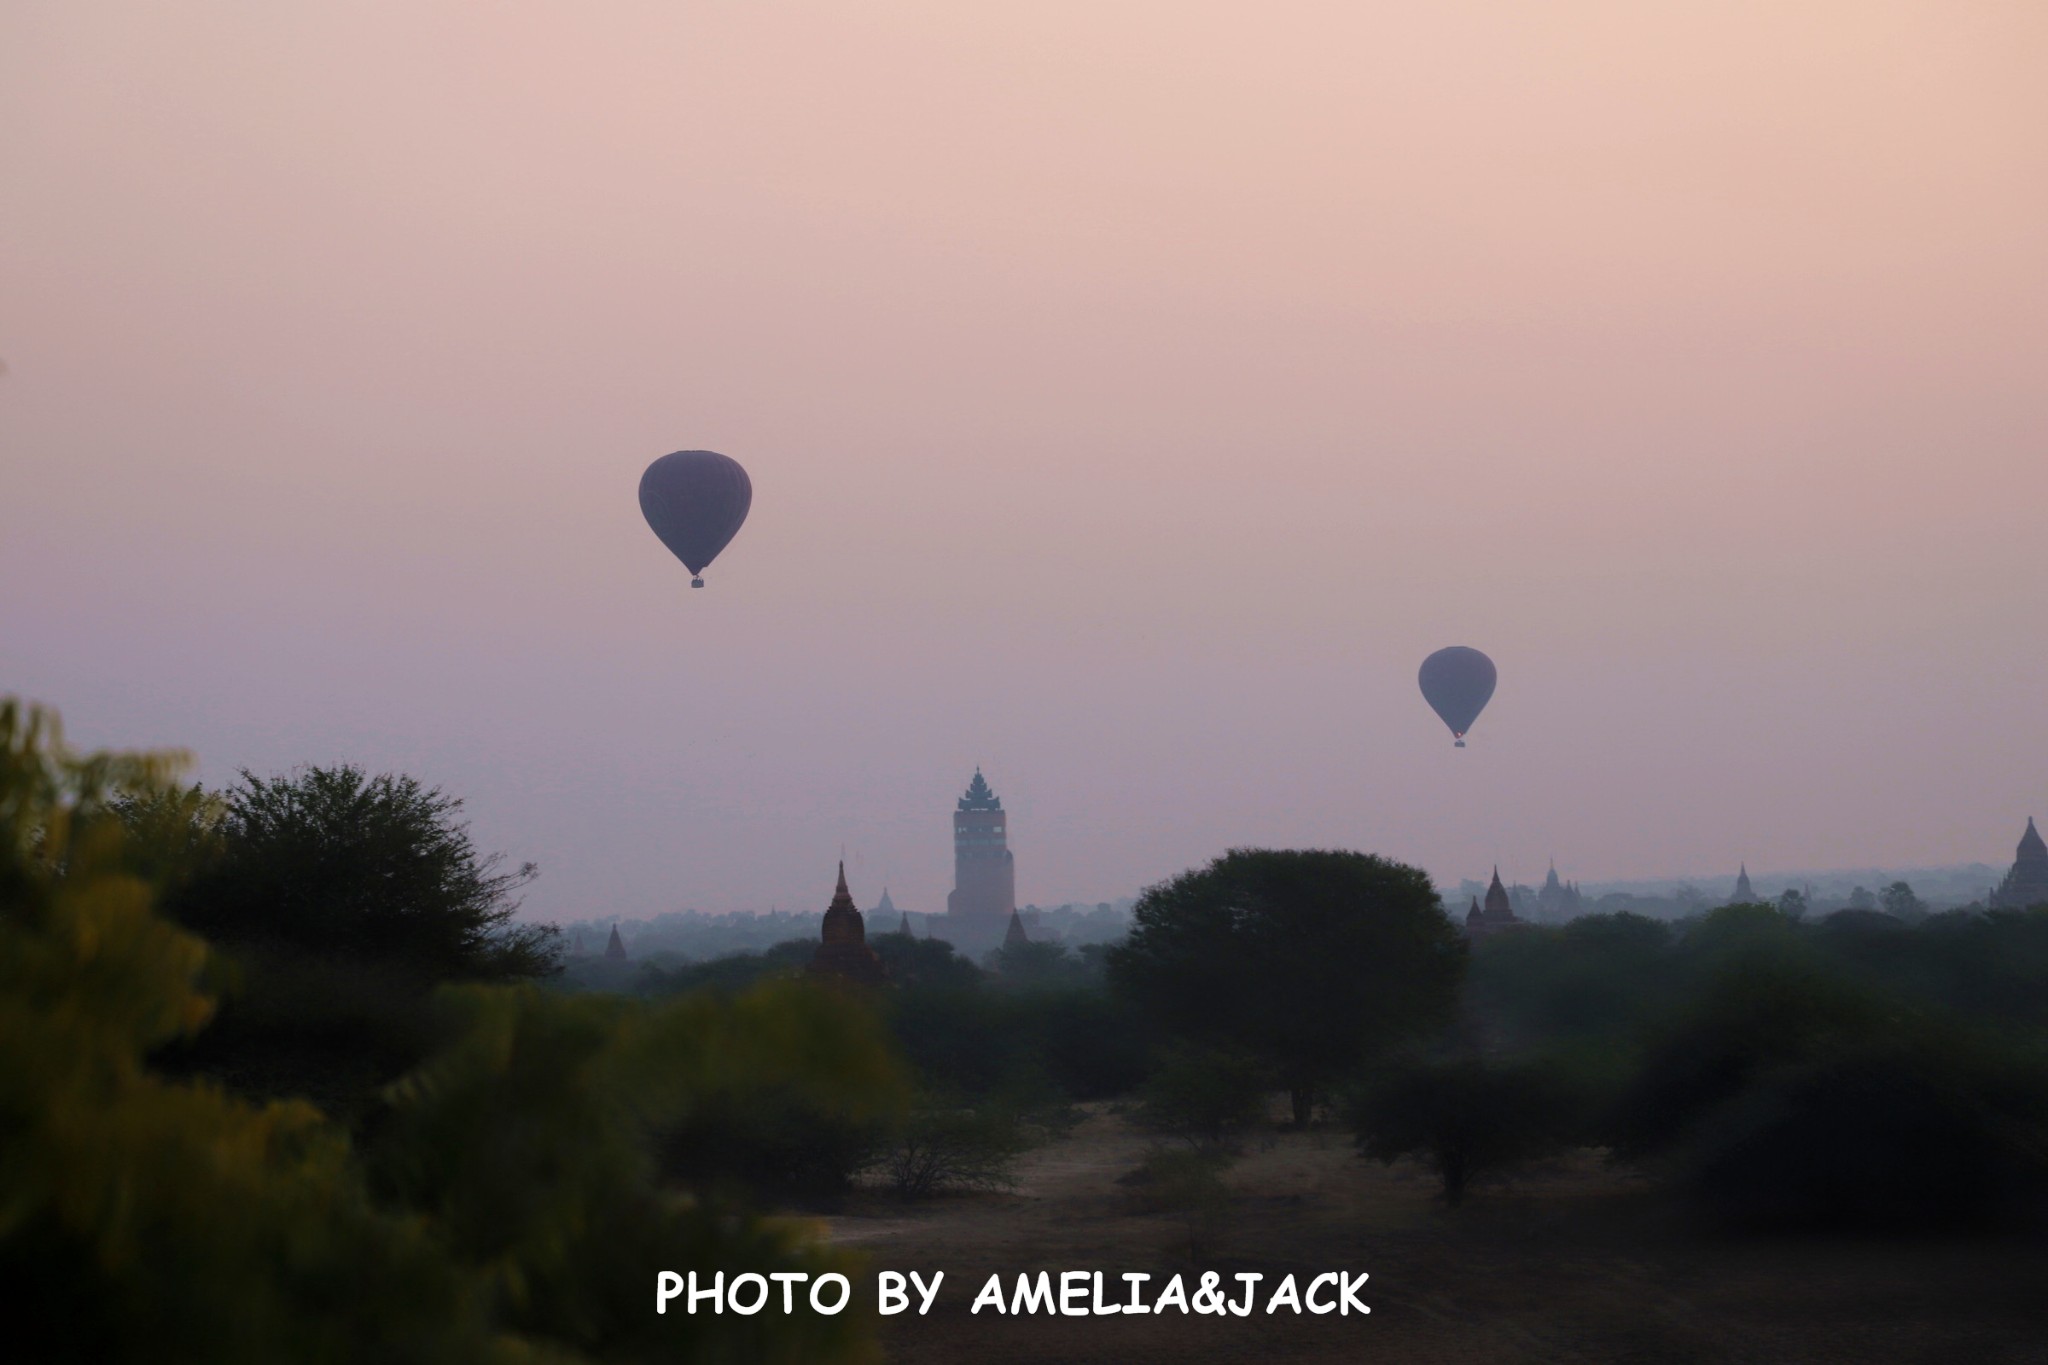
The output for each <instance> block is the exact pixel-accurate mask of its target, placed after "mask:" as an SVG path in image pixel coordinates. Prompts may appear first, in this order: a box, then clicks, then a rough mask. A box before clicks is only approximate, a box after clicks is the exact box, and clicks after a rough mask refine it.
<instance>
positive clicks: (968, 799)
mask: <svg viewBox="0 0 2048 1365" xmlns="http://www.w3.org/2000/svg"><path fill="white" fill-rule="evenodd" d="M1016 910H1017V865H1016V861H1015V859H1013V858H1012V857H1011V856H1010V844H1009V837H1008V829H1007V821H1006V817H1005V816H1004V814H1003V803H1002V800H1001V799H1000V798H999V797H997V795H996V794H995V792H994V791H993V790H992V789H991V788H990V787H989V785H988V779H987V778H985V777H983V776H982V775H981V769H980V768H976V769H975V770H974V780H973V781H972V782H970V783H968V785H967V794H966V795H965V796H963V797H961V798H960V799H959V801H957V802H956V803H955V804H954V808H953V890H952V891H951V892H950V893H949V894H948V895H947V896H946V917H947V919H949V920H950V921H952V922H953V924H954V926H955V927H957V928H959V929H962V930H964V931H966V936H967V937H968V938H969V939H970V940H979V941H981V942H984V943H988V942H993V941H994V940H995V938H996V936H997V935H999V934H1001V933H1002V932H1003V921H1004V919H1005V918H1006V917H1008V916H1010V915H1013V914H1015V913H1016Z"/></svg>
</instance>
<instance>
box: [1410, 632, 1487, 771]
mask: <svg viewBox="0 0 2048 1365" xmlns="http://www.w3.org/2000/svg"><path fill="white" fill-rule="evenodd" d="M1499 679H1500V675H1499V674H1498V673H1496V672H1495V671H1494V667H1493V660H1491V659H1489V658H1487V657H1486V656H1485V655H1484V654H1481V653H1480V652H1479V651H1478V650H1476V649H1468V648H1466V647H1465V646H1464V645H1452V646H1451V647H1450V648H1449V649H1440V650H1438V651H1437V652H1436V653H1434V654H1432V655H1430V656H1429V657H1428V658H1427V659H1424V660H1423V661H1422V672H1421V673H1420V674H1418V675H1417V677H1416V681H1418V682H1420V683H1421V684H1422V699H1423V700H1424V701H1426V702H1428V703H1429V706H1430V709H1431V710H1432V711H1435V712H1436V713H1437V714H1438V715H1439V716H1442V717H1443V721H1444V724H1446V725H1448V726H1450V727H1451V734H1452V735H1454V736H1456V738H1457V741H1458V747H1459V748H1460V749H1462V748H1464V747H1465V732H1466V731H1467V730H1470V729H1471V728H1472V722H1473V721H1475V720H1478V719H1479V713H1480V712H1481V711H1484V710H1485V709H1486V703H1487V702H1488V700H1490V699H1491V698H1492V696H1493V685H1494V683H1496V682H1497V681H1499Z"/></svg>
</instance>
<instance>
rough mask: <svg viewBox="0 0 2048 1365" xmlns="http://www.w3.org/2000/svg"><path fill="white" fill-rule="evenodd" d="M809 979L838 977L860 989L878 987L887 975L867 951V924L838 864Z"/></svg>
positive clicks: (844, 868) (844, 870) (870, 952)
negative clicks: (836, 882) (820, 938)
mask: <svg viewBox="0 0 2048 1365" xmlns="http://www.w3.org/2000/svg"><path fill="white" fill-rule="evenodd" d="M810 974H811V975H812V976H827V977H838V978H840V979H842V980H846V981H853V982H857V983H859V984H860V985H863V986H879V985H881V984H882V983H883V982H885V981H887V980H888V979H889V972H888V969H887V968H886V967H884V966H883V965H882V959H881V958H879V957H877V956H875V950H874V949H873V948H870V947H868V931H867V924H866V922H865V921H864V920H862V919H861V914H860V910H859V909H858V908H857V907H855V905H854V903H853V895H852V893H851V892H849V891H848V890H847V889H846V864H845V863H844V862H842V863H840V864H839V888H838V890H836V891H834V892H833V893H832V904H830V905H829V906H827V907H826V908H825V929H824V939H823V941H822V942H821V943H819V944H818V951H817V952H816V953H814V954H813V955H812V957H811V967H810Z"/></svg>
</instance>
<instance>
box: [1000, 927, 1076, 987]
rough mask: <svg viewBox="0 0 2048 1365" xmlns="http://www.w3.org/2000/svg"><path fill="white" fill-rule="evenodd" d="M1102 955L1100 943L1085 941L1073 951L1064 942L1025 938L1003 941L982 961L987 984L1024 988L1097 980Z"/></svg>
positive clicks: (1057, 985)
mask: <svg viewBox="0 0 2048 1365" xmlns="http://www.w3.org/2000/svg"><path fill="white" fill-rule="evenodd" d="M1103 957H1104V949H1103V947H1102V945H1100V944H1094V943H1091V944H1088V945H1087V946H1086V947H1085V948H1083V949H1082V951H1080V952H1078V953H1077V952H1074V951H1072V950H1070V949H1069V948H1068V947H1067V945H1066V944H1064V943H1054V942H1040V941H1037V940H1026V941H1025V942H1023V943H1005V944H1004V945H1003V946H1002V947H1000V948H997V949H995V950H994V951H993V952H991V953H989V955H988V957H987V958H986V959H985V962H986V965H987V967H988V971H989V977H990V984H991V985H994V986H996V987H998V988H999V989H1002V990H1013V991H1015V990H1027V991H1028V990H1046V989H1060V988H1073V987H1077V986H1092V985H1096V984H1099V983H1100V982H1101V980H1102V962H1103Z"/></svg>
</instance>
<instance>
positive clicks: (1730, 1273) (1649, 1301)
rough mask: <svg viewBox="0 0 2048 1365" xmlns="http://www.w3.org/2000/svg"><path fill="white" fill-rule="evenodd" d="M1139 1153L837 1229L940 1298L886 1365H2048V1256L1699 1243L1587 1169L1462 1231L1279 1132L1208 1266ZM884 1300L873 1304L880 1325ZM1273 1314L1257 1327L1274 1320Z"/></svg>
mask: <svg viewBox="0 0 2048 1365" xmlns="http://www.w3.org/2000/svg"><path fill="white" fill-rule="evenodd" d="M1146 1145H1147V1143H1146V1139H1145V1138H1144V1137H1142V1136H1141V1135H1139V1134H1136V1133H1134V1132H1132V1131H1131V1130H1130V1129H1129V1128H1128V1127H1127V1126H1126V1125H1125V1123H1124V1122H1123V1120H1122V1119H1121V1118H1120V1117H1119V1116H1117V1115H1116V1114H1115V1113H1113V1112H1109V1111H1107V1110H1105V1109H1104V1108H1102V1107H1100V1106H1097V1107H1095V1108H1093V1109H1091V1111H1090V1113H1089V1117H1088V1119H1087V1120H1086V1122H1084V1123H1083V1124H1082V1125H1081V1126H1080V1127H1079V1128H1078V1129H1076V1130H1075V1131H1074V1133H1073V1134H1072V1135H1071V1136H1069V1137H1067V1138H1064V1139H1061V1140H1059V1141H1057V1142H1054V1143H1052V1144H1051V1145H1049V1146H1047V1147H1045V1148H1042V1149H1040V1150H1039V1151H1036V1152H1034V1153H1032V1154H1031V1155H1030V1156H1029V1157H1027V1158H1026V1160H1025V1162H1024V1163H1023V1167H1022V1171H1021V1177H1022V1178H1021V1182H1020V1184H1019V1186H1018V1188H1017V1191H1016V1192H1015V1193H1014V1194H1007V1195H971V1196H961V1197H952V1198H945V1199H938V1200H932V1201H928V1202H925V1203H922V1204H910V1205H906V1204H901V1203H897V1202H894V1201H893V1200H890V1199H888V1198H886V1197H885V1196H882V1195H880V1194H878V1193H877V1194H869V1195H863V1196H861V1197H860V1198H858V1199H856V1200H855V1201H854V1202H853V1203H852V1204H851V1205H849V1207H848V1209H847V1210H846V1211H845V1212H844V1213H843V1214H841V1215H840V1216H838V1217H835V1218H832V1219H830V1220H828V1226H829V1229H830V1232H831V1235H832V1236H833V1238H834V1240H836V1241H838V1242H840V1243H841V1244H845V1245H851V1246H857V1247H860V1248H862V1249H864V1250H866V1251H868V1252H869V1253H871V1256H872V1265H873V1267H874V1268H875V1269H877V1270H889V1269H894V1270H913V1269H914V1270H919V1271H922V1272H925V1273H926V1274H927V1277H929V1272H931V1271H932V1270H944V1271H945V1272H946V1280H945V1284H944V1287H943V1289H942V1290H941V1291H940V1295H939V1299H938V1302H937V1305H936V1306H935V1307H934V1308H933V1310H932V1313H931V1315H930V1316H929V1317H924V1318H919V1317H917V1316H915V1315H914V1313H911V1314H904V1315H902V1316H898V1317H894V1318H888V1319H884V1320H883V1323H884V1326H883V1333H884V1336H883V1340H884V1346H885V1349H886V1351H887V1353H888V1357H889V1359H891V1360H892V1361H899V1362H906V1363H915V1362H955V1361H961V1362H972V1365H1002V1362H1010V1361H1098V1360H1102V1361H1119V1362H1148V1361H1160V1362H1167V1361H1172V1362H1220V1361H1239V1360H1243V1361H1260V1362H1275V1363H1277V1362H1290V1361H1392V1362H1411V1361H1412V1362H1437V1361H1442V1362H1454V1361H1456V1362H1466V1361H1488V1362H1492V1361H1505V1362H1539V1361H1541V1362H1551V1361H1557V1362H1565V1361H1572V1362H1630V1363H1631V1365H1636V1363H1638V1362H1639V1363H1640V1365H1660V1363H1661V1362H1672V1365H1690V1363H1691V1362H1708V1361H1714V1362H1719V1361H1729V1362H1735V1361H1741V1362H1751V1361H1754V1362H1759V1363H1760V1365H1761V1363H1763V1362H1768V1363H1769V1365H1780V1363H1781V1362H1795V1361H1842V1362H1857V1363H1858V1365H1866V1363H1868V1362H1889V1361H1910V1362H1926V1365H1935V1363H1936V1362H1939V1363H1940V1365H1974V1363H1975V1362H1986V1365H1992V1363H1996V1362H2042V1365H2048V1244H2043V1243H2041V1242H2039V1241H2032V1242H2011V1241H1999V1242H1993V1241H1982V1242H1959V1241H1920V1242H1895V1243H1868V1242H1863V1243H1859V1242H1851V1241H1839V1240H1833V1241H1823V1240H1775V1241H1758V1240H1743V1241H1735V1240H1728V1239H1714V1238H1700V1237H1692V1236H1687V1235H1685V1233H1684V1232H1683V1230H1682V1228H1681V1227H1680V1225H1679V1224H1678V1223H1677V1221H1676V1220H1675V1219H1674V1218H1673V1217H1672V1216H1671V1215H1670V1214H1669V1213H1668V1212H1666V1211H1665V1210H1664V1209H1663V1208H1662V1207H1661V1205H1660V1203H1659V1201H1658V1200H1657V1198H1656V1197H1655V1195H1654V1193H1653V1192H1652V1191H1650V1190H1649V1189H1648V1188H1647V1187H1645V1186H1644V1185H1642V1184H1641V1183H1640V1182H1639V1181H1635V1180H1632V1179H1630V1178H1628V1177H1625V1176H1620V1175H1617V1174H1615V1173H1613V1172H1610V1171H1607V1170H1605V1169H1603V1168H1602V1167H1601V1166H1600V1164H1599V1163H1598V1162H1597V1161H1595V1160H1593V1159H1592V1158H1591V1157H1587V1158H1585V1159H1581V1160H1573V1161H1567V1162H1560V1163H1557V1164H1556V1165H1554V1166H1552V1167H1549V1168H1547V1169H1544V1170H1541V1171H1537V1172H1532V1173H1529V1174H1528V1175H1527V1176H1525V1177H1523V1178H1521V1179H1519V1180H1518V1181H1516V1182H1515V1183H1514V1184H1513V1185H1512V1186H1510V1187H1506V1188H1482V1189H1480V1190H1478V1191H1477V1192H1476V1193H1475V1194H1474V1195H1473V1196H1472V1197H1471V1199H1470V1200H1468V1202H1467V1205H1466V1207H1465V1208H1463V1209H1461V1210H1459V1211H1458V1212H1457V1213H1455V1214H1453V1213H1448V1212H1446V1211H1444V1210H1443V1209H1442V1208H1441V1207H1440V1206H1439V1205H1438V1203H1437V1202H1436V1200H1435V1198H1434V1196H1435V1193H1436V1190H1435V1187H1434V1185H1433V1183H1432V1181H1431V1179H1430V1177H1429V1175H1428V1173H1427V1172H1425V1171H1422V1170H1420V1169H1417V1168H1414V1167H1410V1166H1405V1165H1397V1166H1395V1167H1394V1168H1392V1169H1391V1170H1388V1169H1385V1168H1382V1167H1380V1166H1379V1165H1377V1164H1374V1163H1368V1162H1365V1161H1361V1160H1359V1159H1358V1158H1357V1157H1355V1156H1354V1155H1352V1153H1351V1150H1350V1148H1349V1145H1348V1143H1347V1141H1346V1139H1345V1137H1344V1135H1343V1134H1341V1133H1337V1132H1333V1131H1328V1130H1315V1131H1311V1132H1308V1133H1280V1134H1276V1135H1275V1136H1274V1137H1273V1138H1272V1139H1271V1141H1270V1143H1267V1144H1264V1145H1258V1146H1255V1148H1254V1150H1252V1151H1251V1152H1250V1153H1249V1154H1248V1155H1247V1156H1246V1158H1245V1159H1244V1160H1243V1161H1242V1162H1241V1163H1239V1164H1238V1165H1237V1166H1236V1167H1235V1168H1233V1169H1232V1171H1231V1172H1230V1175H1229V1182H1230V1185H1231V1187H1232V1199H1231V1203H1230V1207H1229V1211H1228V1215H1227V1219H1226V1221H1225V1222H1224V1223H1223V1224H1222V1226H1221V1228H1220V1230H1219V1231H1218V1232H1217V1234H1216V1236H1215V1237H1214V1239H1213V1241H1212V1243H1211V1244H1210V1245H1209V1246H1207V1247H1206V1248H1204V1249H1203V1251H1202V1253H1201V1254H1200V1255H1199V1256H1191V1253H1190V1248H1189V1243H1188V1231H1187V1228H1186V1226H1185V1225H1184V1224H1182V1223H1179V1222H1176V1221H1175V1220H1174V1219H1173V1218H1171V1217H1167V1216H1161V1215H1157V1214H1144V1213H1140V1212H1138V1211H1136V1209H1135V1208H1134V1207H1133V1203H1132V1199H1131V1192H1130V1190H1129V1188H1128V1187H1125V1186H1120V1185H1118V1184H1117V1177H1119V1176H1121V1175H1123V1174H1125V1173H1126V1172H1128V1171H1130V1170H1131V1169H1132V1168H1133V1167H1134V1166H1135V1165H1136V1164H1137V1163H1138V1161H1139V1160H1140V1158H1141V1157H1142V1155H1143V1152H1144V1150H1145V1147H1146ZM1338 1269H1346V1270H1351V1271H1353V1272H1356V1271H1359V1270H1365V1271H1370V1272H1371V1274H1372V1279H1371V1281H1370V1282H1369V1284H1368V1286H1367V1291H1366V1294H1365V1298H1366V1301H1367V1302H1368V1303H1370V1304H1371V1305H1372V1310H1373V1311H1372V1314H1371V1316H1369V1317H1363V1318H1361V1317H1357V1316H1352V1317H1349V1318H1344V1317H1339V1316H1337V1315H1335V1314H1331V1315H1329V1316H1327V1317H1311V1316H1308V1315H1302V1316H1299V1317H1297V1316H1295V1315H1292V1314H1289V1313H1286V1312H1282V1313H1281V1314H1279V1315H1277V1316H1273V1317H1268V1316H1266V1315H1265V1314H1264V1313H1263V1311H1260V1312H1255V1313H1254V1314H1253V1315H1252V1316H1251V1317H1248V1318H1238V1317H1220V1318H1219V1317H1215V1316H1188V1317H1183V1316H1181V1315H1180V1314H1178V1313H1169V1314H1167V1315H1165V1316H1161V1317H1154V1316H1146V1317H1136V1318H1123V1317H1099V1318H1098V1317H1086V1318H1059V1317H1054V1318H1047V1317H1043V1316H1038V1317H1027V1318H1009V1317H997V1316H994V1315H993V1314H991V1313H989V1312H987V1311H984V1312H983V1313H982V1314H980V1315H979V1316H971V1315H970V1314H969V1312H968V1306H969V1304H970V1303H971V1302H972V1300H973V1298H974V1295H975V1292H976V1291H977V1290H978V1289H979V1288H980V1287H981V1285H982V1283H983V1282H984V1281H985V1280H986V1279H987V1277H988V1276H989V1275H990V1274H991V1273H992V1272H997V1271H1000V1272H1002V1273H1003V1275H1004V1277H1005V1280H1006V1282H1013V1281H1014V1279H1015V1276H1016V1273H1017V1272H1019V1271H1030V1272H1034V1273H1035V1272H1037V1271H1039V1270H1050V1271H1054V1272H1058V1271H1061V1270H1102V1271H1104V1272H1106V1273H1108V1274H1109V1275H1110V1276H1111V1278H1113V1277H1114V1275H1115V1274H1118V1273H1121V1272H1123V1271H1126V1270H1134V1271H1135V1270H1145V1271H1151V1272H1153V1274H1154V1275H1155V1276H1156V1277H1158V1278H1156V1279H1155V1280H1154V1282H1153V1285H1154V1292H1156V1287H1157V1285H1158V1284H1159V1283H1160V1282H1162V1281H1163V1280H1164V1278H1165V1277H1166V1276H1168V1275H1170V1274H1172V1273H1174V1272H1182V1273H1187V1272H1191V1271H1193V1272H1199V1271H1202V1270H1218V1271H1222V1272H1223V1273H1224V1282H1225V1284H1227V1285H1228V1284H1231V1283H1232V1282H1231V1280H1230V1276H1231V1275H1232V1274H1234V1273H1235V1272H1237V1271H1241V1270H1256V1271H1262V1272H1264V1273H1265V1275H1266V1276H1267V1279H1266V1280H1265V1281H1264V1282H1263V1284H1264V1286H1265V1287H1266V1288H1269V1289H1270V1287H1271V1286H1272V1284H1273V1283H1274V1282H1275V1281H1276V1280H1277V1278H1278V1277H1279V1276H1282V1275H1285V1274H1288V1273H1290V1272H1292V1273H1294V1274H1295V1275H1296V1276H1297V1277H1299V1278H1301V1279H1303V1280H1305V1279H1306V1277H1307V1276H1309V1275H1313V1274H1316V1273H1319V1272H1322V1271H1326V1270H1338ZM872 1292H873V1291H872V1289H864V1291H863V1297H868V1298H869V1301H870V1302H872V1298H871V1295H872ZM1261 1309H1263V1304H1261Z"/></svg>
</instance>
